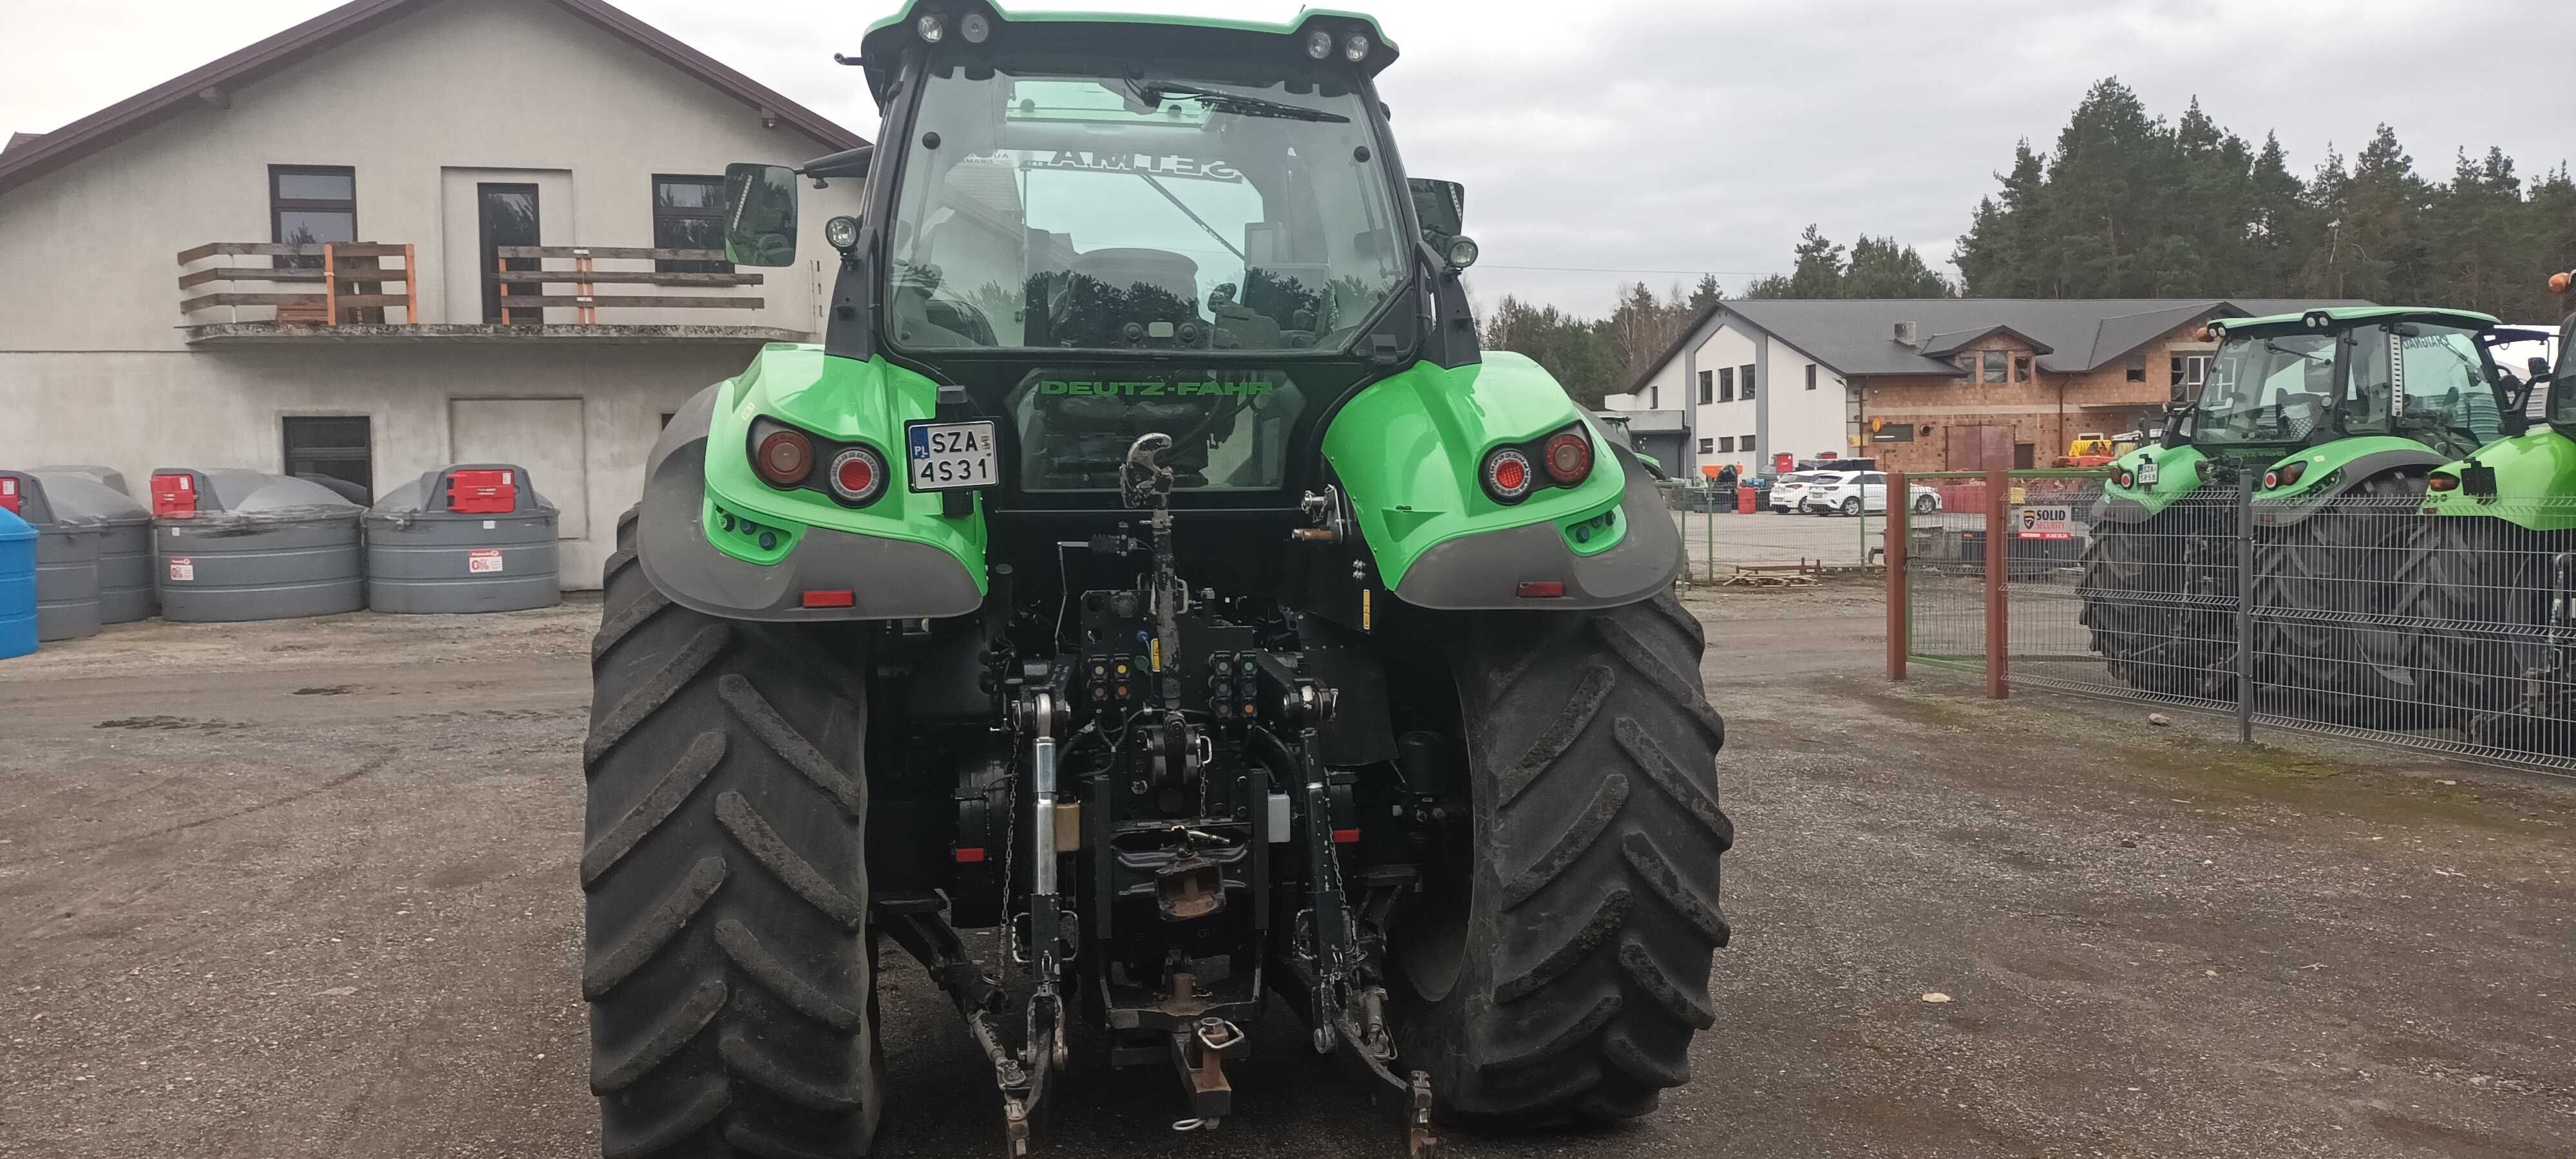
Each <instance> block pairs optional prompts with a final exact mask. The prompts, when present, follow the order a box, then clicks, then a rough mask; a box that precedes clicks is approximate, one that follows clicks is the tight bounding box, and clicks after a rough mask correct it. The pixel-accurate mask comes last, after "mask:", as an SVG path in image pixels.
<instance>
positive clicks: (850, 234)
mask: <svg viewBox="0 0 2576 1159" xmlns="http://www.w3.org/2000/svg"><path fill="white" fill-rule="evenodd" d="M823 240H824V241H827V242H830V243H832V248H833V249H836V250H839V251H841V252H842V253H848V252H850V251H851V250H852V249H855V248H857V246H858V244H859V219H858V218H855V217H836V218H833V219H832V220H830V221H827V222H824V223H823Z"/></svg>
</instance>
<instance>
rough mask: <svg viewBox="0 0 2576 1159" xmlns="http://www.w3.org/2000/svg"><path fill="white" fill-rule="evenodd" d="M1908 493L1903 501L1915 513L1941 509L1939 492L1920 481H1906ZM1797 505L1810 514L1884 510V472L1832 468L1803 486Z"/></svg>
mask: <svg viewBox="0 0 2576 1159" xmlns="http://www.w3.org/2000/svg"><path fill="white" fill-rule="evenodd" d="M1905 490H1906V491H1907V493H1908V494H1909V495H1910V496H1911V498H1909V499H1908V500H1907V501H1906V502H1907V505H1909V506H1911V507H1912V508H1914V513H1915V514H1917V515H1929V514H1931V513H1933V512H1935V511H1939V510H1940V509H1941V493H1940V492H1938V491H1935V490H1933V489H1931V488H1930V487H1926V486H1924V485H1923V484H1921V483H1908V484H1906V485H1905ZM1798 508H1799V510H1801V511H1805V512H1808V513H1809V514H1813V515H1832V514H1834V513H1836V512H1840V513H1842V514H1844V515H1858V514H1860V513H1861V512H1863V511H1867V512H1869V513H1870V514H1872V515H1876V514H1880V513H1882V512H1885V511H1886V510H1887V475H1886V474H1885V473H1884V472H1879V471H1835V472H1831V473H1829V474H1827V475H1826V476H1825V477H1823V478H1821V479H1818V480H1816V481H1814V482H1812V483H1810V484H1808V486H1807V487H1806V489H1805V490H1804V491H1803V492H1802V493H1801V494H1800V495H1799V498H1798Z"/></svg>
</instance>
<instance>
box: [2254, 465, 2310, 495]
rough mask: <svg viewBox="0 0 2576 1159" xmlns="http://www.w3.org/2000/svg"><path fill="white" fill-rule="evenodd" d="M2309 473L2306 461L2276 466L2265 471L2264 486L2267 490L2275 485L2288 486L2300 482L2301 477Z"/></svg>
mask: <svg viewBox="0 0 2576 1159" xmlns="http://www.w3.org/2000/svg"><path fill="white" fill-rule="evenodd" d="M2307 473H2308V465H2307V464H2306V463H2291V464H2289V465H2287V466H2281V467H2274V468H2273V469H2271V470H2269V471H2265V472H2263V486H2264V488H2265V489H2266V490H2269V489H2271V488H2274V487H2287V486H2289V485H2291V484H2293V483H2296V482H2298V481H2299V477H2300V476H2302V475H2305V474H2307Z"/></svg>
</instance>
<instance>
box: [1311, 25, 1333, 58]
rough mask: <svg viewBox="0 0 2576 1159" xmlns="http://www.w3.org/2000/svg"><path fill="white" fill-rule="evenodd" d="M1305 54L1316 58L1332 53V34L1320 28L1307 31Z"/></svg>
mask: <svg viewBox="0 0 2576 1159" xmlns="http://www.w3.org/2000/svg"><path fill="white" fill-rule="evenodd" d="M1306 55H1307V56H1309V57H1312V58H1314V59H1316V60H1322V59H1324V58H1325V57H1328V56H1331V55H1333V34H1332V33H1330V32H1327V31H1325V30H1323V29H1321V28H1318V29H1316V30H1314V31H1313V32H1309V33H1307V34H1306Z"/></svg>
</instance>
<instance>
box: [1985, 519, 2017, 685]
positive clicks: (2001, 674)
mask: <svg viewBox="0 0 2576 1159" xmlns="http://www.w3.org/2000/svg"><path fill="white" fill-rule="evenodd" d="M2011 518H2012V474H2011V473H2010V472H2008V471H2002V470H1989V471H1987V472H1986V698H1987V699H1989V700H2004V699H2007V698H2009V697H2011V695H2012V685H2011V684H2010V683H2009V682H2007V681H2006V680H2005V668H2006V660H2007V653H2008V652H2009V651H2010V650H2011V647H2012V640H2011V637H2012V631H2011V625H2012V614H2011V613H2012V608H2011V605H2010V604H2009V603H2007V602H2006V601H2008V600H2009V599H2010V598H2011V595H2010V592H2009V591H2008V590H2007V588H2006V586H2005V581H2004V572H2005V567H2006V563H2005V561H2006V560H2007V559H2008V558H2009V557H2010V553H2009V552H2007V551H2005V550H2004V544H2005V542H2006V537H2007V536H2010V535H2011V534H2012V528H2011V527H2009V526H2007V525H2006V524H2007V523H2008V522H2009V521H2010V520H2011Z"/></svg>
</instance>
